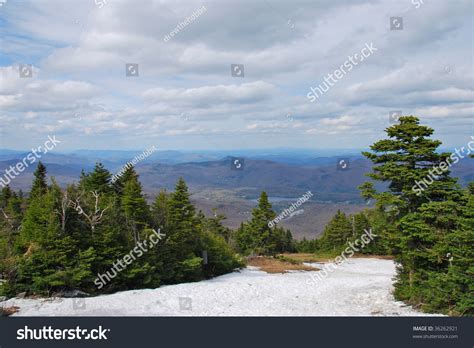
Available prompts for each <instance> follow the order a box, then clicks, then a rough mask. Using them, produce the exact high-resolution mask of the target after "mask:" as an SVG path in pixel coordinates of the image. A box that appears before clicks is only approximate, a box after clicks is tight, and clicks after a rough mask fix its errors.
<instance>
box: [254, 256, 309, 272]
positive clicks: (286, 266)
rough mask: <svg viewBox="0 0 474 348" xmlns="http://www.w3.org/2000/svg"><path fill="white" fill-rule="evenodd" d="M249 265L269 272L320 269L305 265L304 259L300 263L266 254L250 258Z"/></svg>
mask: <svg viewBox="0 0 474 348" xmlns="http://www.w3.org/2000/svg"><path fill="white" fill-rule="evenodd" d="M247 265H248V266H254V267H258V268H260V269H261V270H262V271H264V272H267V273H286V272H288V271H318V269H317V268H315V267H310V266H306V265H303V263H302V261H301V262H298V263H292V262H288V261H282V260H279V259H276V258H273V257H264V256H260V257H253V258H250V259H248V260H247Z"/></svg>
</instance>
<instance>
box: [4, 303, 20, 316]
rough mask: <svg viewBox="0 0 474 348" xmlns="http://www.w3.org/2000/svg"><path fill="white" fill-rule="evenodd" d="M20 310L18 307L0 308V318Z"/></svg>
mask: <svg viewBox="0 0 474 348" xmlns="http://www.w3.org/2000/svg"><path fill="white" fill-rule="evenodd" d="M19 310H20V307H16V306H13V307H0V317H8V316H10V315H12V314H14V313H16V312H18V311H19Z"/></svg>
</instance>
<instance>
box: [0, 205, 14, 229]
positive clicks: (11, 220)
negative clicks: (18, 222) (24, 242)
mask: <svg viewBox="0 0 474 348" xmlns="http://www.w3.org/2000/svg"><path fill="white" fill-rule="evenodd" d="M0 211H1V212H2V215H3V217H4V218H5V221H6V222H7V223H8V224H9V225H10V227H11V228H12V229H15V225H14V224H13V219H11V218H10V217H9V216H8V215H7V213H6V212H5V210H4V209H3V208H0Z"/></svg>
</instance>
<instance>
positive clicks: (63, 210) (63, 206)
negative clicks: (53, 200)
mask: <svg viewBox="0 0 474 348" xmlns="http://www.w3.org/2000/svg"><path fill="white" fill-rule="evenodd" d="M69 206H70V204H69V193H68V192H67V190H66V191H64V193H63V194H62V196H61V202H60V203H59V209H55V210H54V212H55V213H56V214H58V215H59V218H60V220H61V231H62V232H65V231H66V222H67V209H68V208H69Z"/></svg>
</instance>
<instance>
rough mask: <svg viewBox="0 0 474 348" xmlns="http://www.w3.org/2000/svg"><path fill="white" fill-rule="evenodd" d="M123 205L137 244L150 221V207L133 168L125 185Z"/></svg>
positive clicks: (122, 197)
mask: <svg viewBox="0 0 474 348" xmlns="http://www.w3.org/2000/svg"><path fill="white" fill-rule="evenodd" d="M121 205H122V208H123V211H124V214H125V218H126V220H127V222H128V224H129V226H130V227H131V229H132V231H133V238H134V241H135V243H137V242H139V241H140V240H141V238H140V232H141V231H142V230H143V229H144V228H145V227H146V225H147V221H148V220H149V211H148V205H147V203H146V200H145V197H144V196H143V194H142V186H141V184H140V182H139V181H138V174H137V173H136V172H135V170H134V169H133V168H131V169H130V171H129V172H128V174H127V181H125V182H124V183H123V192H122V195H121Z"/></svg>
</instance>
